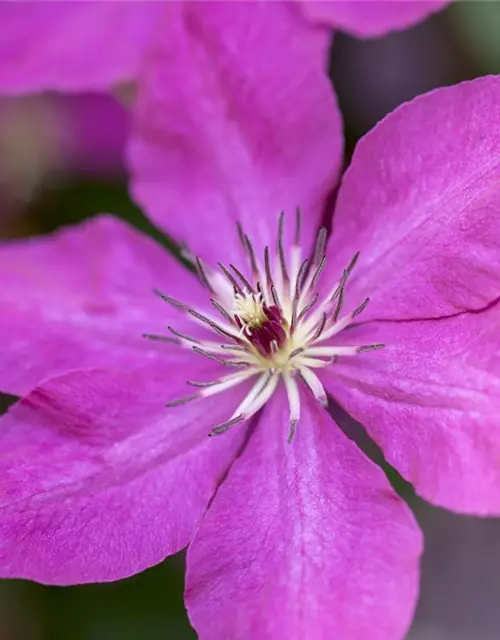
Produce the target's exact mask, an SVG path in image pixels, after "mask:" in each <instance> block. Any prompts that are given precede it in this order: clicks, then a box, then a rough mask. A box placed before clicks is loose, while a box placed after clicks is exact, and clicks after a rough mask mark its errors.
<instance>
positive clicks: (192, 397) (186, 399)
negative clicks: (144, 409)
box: [165, 393, 201, 408]
mask: <svg viewBox="0 0 500 640" xmlns="http://www.w3.org/2000/svg"><path fill="white" fill-rule="evenodd" d="M200 397H201V396H200V394H199V393H192V394H191V395H190V396H184V398H179V399H178V400H172V401H171V402H167V404H166V405H165V406H166V407H169V408H170V407H178V406H179V405H181V404H187V403H188V402H191V401H192V400H197V399H198V398H200Z"/></svg>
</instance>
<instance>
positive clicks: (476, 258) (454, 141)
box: [330, 76, 500, 319]
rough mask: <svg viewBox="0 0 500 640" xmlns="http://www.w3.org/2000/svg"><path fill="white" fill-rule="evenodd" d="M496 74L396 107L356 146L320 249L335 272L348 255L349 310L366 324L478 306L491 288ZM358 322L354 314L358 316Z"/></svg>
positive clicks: (492, 293)
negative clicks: (362, 309) (366, 301)
mask: <svg viewBox="0 0 500 640" xmlns="http://www.w3.org/2000/svg"><path fill="white" fill-rule="evenodd" d="M499 121H500V77H493V76H491V77H486V78H481V79H478V80H474V81H472V82H466V83H463V84H459V85H457V86H454V87H449V88H445V89H438V90H437V91H434V92H431V93H429V94H426V95H424V96H421V97H419V98H417V99H416V100H413V101H412V102H410V103H408V104H405V105H403V106H402V107H400V108H398V109H397V110H396V111H394V112H393V113H391V114H390V115H389V116H388V117H387V118H385V119H384V120H383V121H382V122H381V123H380V124H379V125H377V126H376V127H375V128H374V129H373V130H372V131H371V132H370V133H369V134H368V135H367V136H365V138H363V139H362V140H361V142H360V143H359V144H358V147H357V149H356V152H355V154H354V157H353V160H352V164H351V166H350V168H349V169H348V171H347V173H346V175H345V178H344V181H343V183H342V186H341V188H340V192H339V196H338V203H337V209H336V212H335V218H334V224H333V228H334V232H333V239H332V241H331V243H330V257H331V262H332V265H331V269H333V270H334V271H335V273H336V274H337V275H338V271H339V270H340V269H341V268H344V267H345V266H346V264H347V263H348V262H349V261H350V259H351V258H352V256H353V254H354V252H355V251H357V250H361V257H360V261H359V266H357V267H356V268H355V270H354V273H353V275H352V279H351V280H350V282H349V285H348V294H349V295H351V296H352V299H353V304H359V302H361V300H362V299H363V298H364V297H365V296H370V298H371V300H372V301H371V302H370V305H369V307H368V312H367V313H369V314H370V315H371V317H375V318H399V319H404V318H418V317H436V316H441V315H449V314H453V313H456V312H461V311H464V310H467V309H480V308H482V307H484V306H485V305H487V304H488V303H489V302H490V301H491V300H493V299H494V298H495V297H496V296H497V295H498V292H499V290H500V224H499V215H498V208H499V205H498V202H499V198H500V187H499V185H500V162H499V161H498V156H499V153H500V129H499V127H498V126H497V123H498V122H499ZM366 317H367V316H364V319H365V318H366Z"/></svg>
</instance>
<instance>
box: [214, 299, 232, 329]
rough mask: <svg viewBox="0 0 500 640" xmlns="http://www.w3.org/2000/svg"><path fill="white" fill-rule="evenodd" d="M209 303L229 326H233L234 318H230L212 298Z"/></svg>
mask: <svg viewBox="0 0 500 640" xmlns="http://www.w3.org/2000/svg"><path fill="white" fill-rule="evenodd" d="M210 302H211V303H212V305H213V306H214V307H215V308H216V309H217V311H218V312H219V313H220V314H221V315H222V316H223V317H224V318H225V319H226V320H227V321H228V322H229V324H232V325H234V324H235V322H234V318H232V317H231V316H230V315H229V313H228V312H227V311H226V310H225V309H224V307H223V306H222V305H221V304H219V303H218V302H217V300H214V298H210Z"/></svg>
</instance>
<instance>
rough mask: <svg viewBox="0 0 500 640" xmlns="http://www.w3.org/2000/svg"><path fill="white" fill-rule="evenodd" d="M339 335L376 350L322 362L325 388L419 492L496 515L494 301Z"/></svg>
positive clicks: (499, 449)
mask: <svg viewBox="0 0 500 640" xmlns="http://www.w3.org/2000/svg"><path fill="white" fill-rule="evenodd" d="M345 333H346V336H345V340H346V341H347V340H348V341H349V343H350V344H367V343H368V344H369V343H385V345H386V346H385V348H384V349H383V350H382V351H377V352H373V353H366V354H360V355H359V356H355V357H352V358H340V359H339V360H338V362H337V363H336V364H335V365H333V366H332V367H329V368H327V369H326V370H325V371H324V372H323V374H322V380H323V382H324V384H325V385H326V387H327V388H328V391H330V393H332V395H333V396H334V397H335V398H336V399H337V400H338V401H339V402H340V403H341V404H342V406H343V407H344V408H345V409H346V410H347V411H348V412H349V413H350V414H351V415H352V416H353V417H354V418H355V419H356V420H358V421H359V422H361V423H362V424H363V425H364V426H365V427H366V429H367V430H368V432H369V434H370V435H371V436H372V437H373V438H374V439H375V440H376V442H378V444H379V445H380V446H381V447H382V450H383V452H384V454H385V456H386V458H387V460H388V461H389V462H390V464H391V465H393V466H394V467H396V469H398V471H399V472H400V473H401V474H402V475H403V476H404V477H405V478H406V479H407V480H408V481H410V482H411V483H413V485H414V486H415V489H416V491H417V492H418V493H419V494H420V495H421V496H422V497H423V498H425V499H426V500H429V501H430V502H432V503H434V504H436V505H438V506H442V507H447V508H449V509H453V510H455V511H461V512H465V513H471V514H479V515H491V514H495V515H499V514H500V433H499V430H498V416H499V415H500V356H499V354H500V313H499V303H497V304H495V305H492V306H491V308H490V309H488V310H486V311H482V312H479V313H468V314H461V315H458V316H456V317H453V318H444V319H439V320H434V321H423V322H418V321H415V322H407V323H397V322H369V323H366V324H365V325H362V326H358V327H357V328H353V329H351V330H349V331H346V332H345ZM347 334H349V335H347Z"/></svg>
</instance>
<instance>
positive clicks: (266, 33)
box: [129, 2, 342, 262]
mask: <svg viewBox="0 0 500 640" xmlns="http://www.w3.org/2000/svg"><path fill="white" fill-rule="evenodd" d="M159 30H160V31H161V32H162V37H161V38H157V39H156V40H155V43H154V46H153V49H152V50H151V52H150V55H149V56H148V61H147V65H145V67H144V75H143V78H142V85H141V88H140V93H139V99H138V106H137V123H136V131H135V136H134V137H133V140H132V142H131V146H130V154H129V155H130V164H131V169H132V176H133V179H132V189H133V193H134V194H135V197H136V199H137V201H138V202H139V203H140V204H141V205H142V206H143V207H144V210H145V211H146V213H147V214H148V215H150V216H151V217H152V218H153V220H154V221H155V222H156V223H158V224H160V225H161V226H162V227H163V228H164V229H166V230H167V231H168V232H169V233H170V234H172V235H173V237H174V238H175V239H176V240H178V241H182V242H185V243H187V245H188V246H189V248H190V249H191V250H192V251H193V252H194V253H195V254H197V255H200V256H201V257H203V258H205V259H206V260H209V261H211V262H216V261H217V260H222V261H232V260H236V261H237V262H240V256H241V253H240V251H239V245H238V241H237V234H236V231H235V230H236V222H237V221H239V222H241V223H242V225H243V227H244V229H245V231H246V232H247V233H248V234H249V235H250V237H251V238H252V240H253V241H254V243H255V245H256V249H257V250H258V251H259V250H261V249H262V248H263V246H264V245H265V244H266V243H269V244H273V243H274V240H275V231H276V220H277V215H278V214H279V212H280V211H286V212H287V213H289V214H290V215H293V214H294V212H295V209H296V208H297V207H298V206H300V207H301V208H302V210H303V212H304V215H305V216H306V217H307V220H308V223H307V225H305V226H304V230H305V233H306V235H307V237H309V238H311V237H312V236H313V234H314V233H315V229H316V227H317V224H318V222H319V220H320V218H321V215H322V212H323V206H324V199H325V197H326V195H327V194H328V193H329V191H330V189H331V188H332V187H333V186H334V184H335V182H336V180H337V172H338V169H339V166H340V162H341V153H342V135H341V120H340V114H339V111H338V108H337V105H336V101H335V97H334V95H333V93H332V90H331V86H330V82H329V80H328V78H327V75H326V72H325V71H326V69H325V67H326V55H327V47H328V44H329V30H328V29H323V28H321V27H311V26H310V25H307V24H306V22H305V21H304V20H303V18H302V17H301V15H300V12H299V10H298V7H297V6H296V5H294V4H293V3H281V2H259V3H226V2H215V3H210V2H203V3H190V2H186V3H171V4H169V5H168V11H167V12H166V13H165V16H164V23H163V25H162V27H159ZM287 70H289V71H287Z"/></svg>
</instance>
